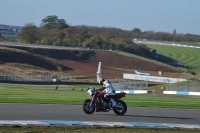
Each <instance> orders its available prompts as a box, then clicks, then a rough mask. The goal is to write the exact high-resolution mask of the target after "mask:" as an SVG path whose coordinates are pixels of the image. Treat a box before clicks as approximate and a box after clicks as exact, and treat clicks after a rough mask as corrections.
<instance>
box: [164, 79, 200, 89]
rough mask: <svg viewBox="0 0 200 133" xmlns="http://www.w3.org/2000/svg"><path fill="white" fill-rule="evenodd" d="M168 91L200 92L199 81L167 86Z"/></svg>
mask: <svg viewBox="0 0 200 133" xmlns="http://www.w3.org/2000/svg"><path fill="white" fill-rule="evenodd" d="M167 90H168V91H191V92H200V81H199V80H196V81H190V80H188V81H185V82H178V83H174V84H168V85H167Z"/></svg>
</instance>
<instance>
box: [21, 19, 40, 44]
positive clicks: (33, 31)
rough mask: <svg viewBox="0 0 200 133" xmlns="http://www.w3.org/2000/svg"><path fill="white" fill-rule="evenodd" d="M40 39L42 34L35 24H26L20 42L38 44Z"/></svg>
mask: <svg viewBox="0 0 200 133" xmlns="http://www.w3.org/2000/svg"><path fill="white" fill-rule="evenodd" d="M39 38H40V33H39V30H38V28H37V26H35V24H33V23H29V24H26V25H25V26H24V27H23V28H22V31H21V33H20V34H19V40H20V42H22V43H31V44H32V43H36V42H37V41H38V40H39Z"/></svg>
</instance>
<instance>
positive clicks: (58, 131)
mask: <svg viewBox="0 0 200 133" xmlns="http://www.w3.org/2000/svg"><path fill="white" fill-rule="evenodd" d="M8 132H9V133H69V132H70V133H71V132H76V133H83V132H85V133H94V132H98V133H103V132H104V133H111V132H112V133H116V132H118V133H122V132H123V133H197V132H199V130H195V129H162V128H137V127H99V126H94V127H91V126H89V127H77V126H67V127H61V126H57V127H56V126H47V127H29V126H28V127H1V128H0V133H8Z"/></svg>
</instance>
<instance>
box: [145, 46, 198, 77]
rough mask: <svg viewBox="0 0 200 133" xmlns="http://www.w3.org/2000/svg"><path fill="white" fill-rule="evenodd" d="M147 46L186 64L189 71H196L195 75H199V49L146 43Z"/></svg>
mask: <svg viewBox="0 0 200 133" xmlns="http://www.w3.org/2000/svg"><path fill="white" fill-rule="evenodd" d="M147 46H148V47H150V48H154V49H156V51H157V53H158V54H161V55H164V56H167V57H170V58H173V59H175V60H178V61H181V62H182V63H183V64H184V65H185V66H187V68H188V70H189V71H191V72H195V73H197V74H196V75H197V76H200V58H199V57H200V52H199V49H195V48H185V47H177V46H161V45H153V44H147ZM158 58H159V57H158Z"/></svg>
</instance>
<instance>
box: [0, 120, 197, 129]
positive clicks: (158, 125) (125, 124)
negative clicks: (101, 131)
mask: <svg viewBox="0 0 200 133" xmlns="http://www.w3.org/2000/svg"><path fill="white" fill-rule="evenodd" d="M8 125H13V126H16V125H18V126H27V125H28V126H110V127H119V126H123V127H146V128H181V129H200V125H192V124H173V123H171V124H170V123H144V122H107V121H56V120H38V121H27V120H24V121H23V120H19V121H12V120H0V127H1V126H8Z"/></svg>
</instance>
